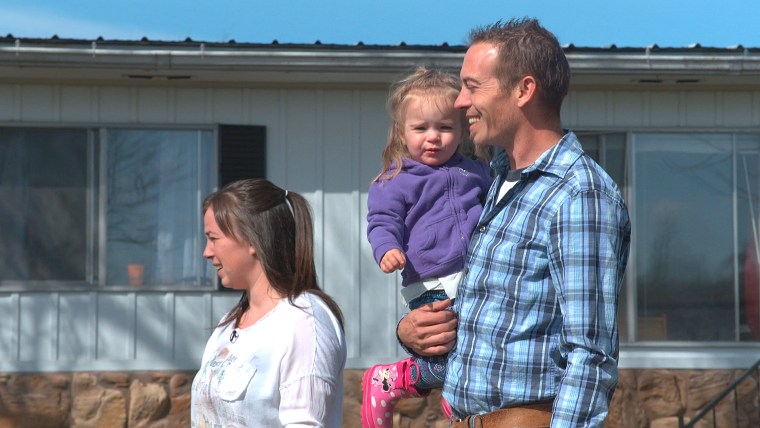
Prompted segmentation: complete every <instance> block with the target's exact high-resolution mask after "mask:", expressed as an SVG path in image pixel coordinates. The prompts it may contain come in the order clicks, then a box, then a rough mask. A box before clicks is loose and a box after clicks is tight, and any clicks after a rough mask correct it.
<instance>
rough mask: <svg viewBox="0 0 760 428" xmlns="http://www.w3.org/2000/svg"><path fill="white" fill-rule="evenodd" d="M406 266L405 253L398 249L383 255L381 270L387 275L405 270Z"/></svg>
mask: <svg viewBox="0 0 760 428" xmlns="http://www.w3.org/2000/svg"><path fill="white" fill-rule="evenodd" d="M404 265H406V256H404V253H403V252H402V251H401V250H399V249H397V248H393V249H391V250H388V251H387V252H386V253H385V254H383V258H382V259H381V260H380V269H382V270H383V272H385V273H391V272H394V271H397V270H399V269H403V268H404Z"/></svg>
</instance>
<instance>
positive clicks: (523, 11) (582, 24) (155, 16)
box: [0, 0, 760, 48]
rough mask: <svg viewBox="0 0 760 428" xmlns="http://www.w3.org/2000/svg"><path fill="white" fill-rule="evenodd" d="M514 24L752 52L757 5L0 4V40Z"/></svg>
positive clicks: (622, 43) (595, 37)
mask: <svg viewBox="0 0 760 428" xmlns="http://www.w3.org/2000/svg"><path fill="white" fill-rule="evenodd" d="M521 16H531V17H536V18H538V19H540V20H541V22H542V23H543V24H544V25H545V26H546V27H547V28H549V29H550V30H551V31H553V32H554V33H555V34H556V35H557V37H558V38H559V40H560V43H562V44H568V43H573V44H574V45H576V46H583V47H606V46H609V45H611V44H615V45H617V46H618V47H644V46H649V45H652V44H657V45H659V46H661V47H686V46H689V45H691V44H694V43H699V44H700V45H702V46H710V47H721V48H723V47H732V46H736V45H739V44H741V45H743V46H745V47H760V30H759V29H758V26H760V3H758V0H746V1H739V0H723V1H708V0H693V1H684V0H637V1H621V0H603V1H597V0H577V1H568V0H564V1H558V0H530V1H520V2H517V1H512V0H485V1H477V0H469V1H468V0H459V1H451V0H437V1H418V0H322V1H307V0H267V1H261V0H213V1H212V0H184V1H182V0H152V1H148V0H125V1H116V0H2V1H0V36H5V35H7V34H13V35H14V36H16V37H41V38H48V37H52V36H53V35H57V36H58V37H61V38H83V39H95V38H97V37H98V36H102V37H103V38H105V39H121V40H138V39H141V38H142V37H148V38H149V39H151V40H162V41H178V40H184V39H185V38H187V37H190V38H192V39H193V40H196V41H208V42H226V41H229V40H231V39H234V40H236V41H238V42H255V43H269V42H272V41H273V40H278V41H279V42H281V43H314V42H315V41H317V40H319V41H321V42H322V43H338V44H355V43H357V42H360V41H361V42H364V43H365V44H390V45H395V44H398V43H401V42H406V43H407V44H433V45H435V44H441V43H444V42H446V43H449V44H452V45H457V44H465V40H466V36H467V33H468V31H469V29H470V28H472V27H473V26H476V25H482V24H488V23H491V22H494V21H496V20H498V19H508V18H510V17H521Z"/></svg>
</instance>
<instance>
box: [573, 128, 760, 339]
mask: <svg viewBox="0 0 760 428" xmlns="http://www.w3.org/2000/svg"><path fill="white" fill-rule="evenodd" d="M579 137H580V139H581V141H582V143H583V145H584V148H585V149H586V151H587V152H588V153H589V154H590V155H591V156H592V157H594V158H595V159H596V160H597V161H599V162H600V164H601V165H602V166H603V167H604V168H605V169H606V170H607V171H608V172H609V173H610V175H611V176H612V177H613V179H614V180H615V181H616V182H617V183H618V184H619V185H620V187H621V189H623V190H624V197H625V198H626V200H627V202H628V208H629V212H630V214H631V219H632V223H633V239H632V247H631V251H632V253H631V254H632V259H631V261H630V262H629V264H628V269H627V276H628V279H627V281H626V285H625V286H624V287H633V288H634V290H629V291H626V290H625V289H624V290H623V291H622V292H621V304H620V308H621V314H620V318H619V320H620V325H621V340H623V341H630V342H637V341H656V340H667V341H679V342H680V341H688V342H736V341H750V340H758V339H760V318H759V313H760V311H758V296H759V295H760V293H759V292H758V289H759V288H760V275H759V274H758V272H759V271H760V257H759V256H758V254H760V251H757V250H758V248H760V235H759V233H760V228H759V227H758V220H760V134H736V133H643V132H642V133H629V134H623V133H579ZM631 291H632V292H631ZM628 296H632V297H633V298H632V299H629V298H628ZM630 300H633V301H630ZM629 312H632V313H633V314H634V315H635V316H634V317H633V319H635V320H636V322H635V324H636V326H635V328H634V329H629V328H627V326H626V324H627V323H626V320H627V319H631V317H629V316H628V314H629ZM629 331H633V334H632V335H629V334H628V333H629Z"/></svg>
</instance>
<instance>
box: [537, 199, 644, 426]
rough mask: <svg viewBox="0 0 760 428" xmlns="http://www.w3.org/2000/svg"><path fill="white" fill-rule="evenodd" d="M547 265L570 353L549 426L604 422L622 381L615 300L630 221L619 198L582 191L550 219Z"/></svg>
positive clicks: (564, 351)
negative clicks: (619, 378) (550, 229)
mask: <svg viewBox="0 0 760 428" xmlns="http://www.w3.org/2000/svg"><path fill="white" fill-rule="evenodd" d="M551 234H552V237H551V242H552V243H553V245H552V248H551V249H550V254H549V257H550V266H551V267H550V269H551V274H552V281H553V282H554V284H555V288H556V291H557V296H558V297H559V301H560V306H561V308H562V319H563V325H562V339H561V342H560V354H561V356H562V358H563V359H565V360H566V363H567V365H566V368H565V373H564V376H563V378H562V381H561V384H560V388H559V392H558V395H557V398H556V400H555V402H554V411H553V416H552V426H588V427H595V426H603V424H604V419H605V418H606V416H607V412H608V409H609V404H610V401H611V399H612V394H613V392H614V391H615V386H616V385H617V379H618V374H617V364H618V351H619V349H618V348H619V345H618V335H617V305H618V295H619V290H620V284H621V281H622V278H623V273H624V270H625V265H626V261H627V257H628V247H629V242H630V223H629V220H628V212H627V210H626V208H625V205H624V204H623V202H622V200H621V199H619V198H618V197H615V196H614V195H608V194H604V193H602V192H597V191H585V192H581V193H580V194H579V195H575V196H574V197H573V198H572V199H571V200H570V201H568V203H567V204H565V205H564V206H563V207H562V208H561V209H560V212H559V215H558V217H557V218H556V219H555V222H554V224H553V226H552V231H551Z"/></svg>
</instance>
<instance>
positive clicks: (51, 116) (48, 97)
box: [20, 85, 60, 122]
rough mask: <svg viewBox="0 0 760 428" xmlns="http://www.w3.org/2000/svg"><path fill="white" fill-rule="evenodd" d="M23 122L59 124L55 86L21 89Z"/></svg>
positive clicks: (35, 86) (36, 86)
mask: <svg viewBox="0 0 760 428" xmlns="http://www.w3.org/2000/svg"><path fill="white" fill-rule="evenodd" d="M20 96H21V120H24V121H44V122H57V121H58V120H59V118H60V116H59V115H58V113H59V111H58V93H57V91H56V89H55V87H53V86H41V85H24V86H22V87H21V94H20Z"/></svg>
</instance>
